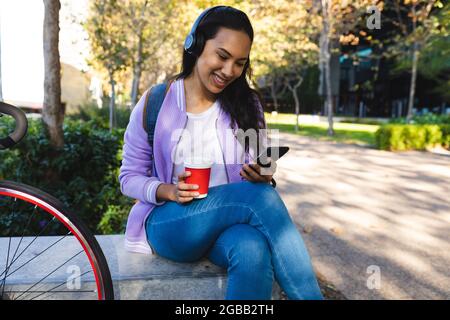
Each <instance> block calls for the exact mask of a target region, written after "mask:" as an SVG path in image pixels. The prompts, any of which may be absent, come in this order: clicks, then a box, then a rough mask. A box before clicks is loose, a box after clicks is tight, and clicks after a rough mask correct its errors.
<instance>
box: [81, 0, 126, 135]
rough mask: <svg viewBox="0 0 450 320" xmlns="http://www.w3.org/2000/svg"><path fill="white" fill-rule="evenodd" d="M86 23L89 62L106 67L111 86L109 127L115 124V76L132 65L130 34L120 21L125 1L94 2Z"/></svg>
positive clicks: (95, 65)
mask: <svg viewBox="0 0 450 320" xmlns="http://www.w3.org/2000/svg"><path fill="white" fill-rule="evenodd" d="M89 10H90V11H89V17H88V18H87V20H86V22H85V23H84V27H85V29H86V31H87V33H88V35H89V41H90V44H91V52H92V58H91V60H90V64H91V65H93V66H94V67H98V68H99V69H103V70H105V71H106V73H107V75H108V79H109V84H110V86H111V90H110V102H109V128H110V131H111V130H112V128H113V127H114V126H115V100H116V79H115V78H116V76H117V74H118V73H119V72H121V71H123V70H125V69H126V67H127V66H129V65H130V51H129V49H128V44H127V42H128V34H127V32H126V30H125V28H123V23H120V17H121V16H123V10H124V8H123V3H122V2H121V1H117V0H96V1H92V2H91V6H90V8H89Z"/></svg>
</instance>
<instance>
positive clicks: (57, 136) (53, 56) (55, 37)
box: [42, 0, 64, 148]
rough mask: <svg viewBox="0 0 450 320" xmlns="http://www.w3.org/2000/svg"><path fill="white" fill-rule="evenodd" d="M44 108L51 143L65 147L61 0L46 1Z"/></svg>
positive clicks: (43, 118) (44, 118) (45, 122)
mask: <svg viewBox="0 0 450 320" xmlns="http://www.w3.org/2000/svg"><path fill="white" fill-rule="evenodd" d="M44 6H45V15H44V28H43V34H44V70H45V76H44V106H43V110H42V120H43V122H44V124H45V126H46V128H47V131H48V134H49V137H50V143H51V145H52V146H54V147H56V148H60V147H62V146H63V145H64V135H63V129H62V125H63V121H64V109H63V106H62V103H61V64H60V61H59V49H58V44H59V10H60V8H61V4H60V2H59V0H44Z"/></svg>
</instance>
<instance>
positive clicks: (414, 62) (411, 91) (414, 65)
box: [406, 42, 419, 123]
mask: <svg viewBox="0 0 450 320" xmlns="http://www.w3.org/2000/svg"><path fill="white" fill-rule="evenodd" d="M418 61H419V48H418V45H417V42H414V45H413V59H412V72H411V86H410V87H409V101H408V113H407V115H406V121H407V122H408V123H409V122H410V121H411V119H412V116H413V114H412V111H413V110H412V109H413V107H414V96H415V93H416V79H417V62H418Z"/></svg>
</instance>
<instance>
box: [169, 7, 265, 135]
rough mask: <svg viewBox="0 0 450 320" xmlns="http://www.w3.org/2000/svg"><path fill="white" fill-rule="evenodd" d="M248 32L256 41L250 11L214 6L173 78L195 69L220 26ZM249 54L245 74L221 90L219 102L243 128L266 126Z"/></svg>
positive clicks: (199, 27)
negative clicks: (251, 86)
mask: <svg viewBox="0 0 450 320" xmlns="http://www.w3.org/2000/svg"><path fill="white" fill-rule="evenodd" d="M221 27H225V28H228V29H232V30H236V31H243V32H245V33H246V34H247V35H248V36H249V38H250V41H251V42H252V43H253V28H252V25H251V23H250V20H249V19H248V17H247V15H246V14H245V13H244V12H242V11H241V10H238V9H235V8H232V7H222V8H217V9H214V10H213V12H211V13H210V14H208V15H207V17H206V18H205V19H203V20H202V22H201V23H200V24H199V25H198V28H197V30H196V33H195V36H196V38H197V41H196V47H195V48H194V53H195V55H196V56H193V55H191V54H189V53H187V52H186V51H184V52H183V66H182V69H181V72H180V73H179V74H177V75H175V76H174V77H173V78H174V79H176V80H178V79H180V78H183V79H185V78H186V77H188V76H189V75H190V74H191V72H192V71H193V69H194V66H195V63H196V61H197V57H199V56H200V55H201V53H202V52H203V49H204V47H205V43H206V41H207V40H209V39H213V38H214V37H215V36H216V34H217V32H218V31H219V28H221ZM251 72H252V71H251V67H250V57H248V60H247V62H246V63H245V66H244V69H243V71H242V74H241V76H240V77H239V78H237V79H235V80H234V81H233V82H232V83H230V84H229V85H228V86H227V87H226V88H225V89H224V90H223V91H222V92H220V93H219V94H218V97H217V98H218V99H219V102H220V103H221V105H222V107H223V108H224V110H225V112H227V113H228V114H229V115H230V117H231V120H232V124H231V125H232V127H233V128H235V123H236V124H237V126H238V128H240V129H242V130H244V131H245V130H247V129H255V130H256V131H257V132H259V129H262V128H265V126H266V124H265V121H264V114H263V113H262V112H261V111H262V110H261V111H260V110H259V109H258V104H257V102H258V101H259V102H260V103H261V106H263V100H262V99H261V95H260V94H259V93H258V92H257V91H256V90H254V89H252V88H250V86H249V84H248V82H247V79H246V76H248V77H249V79H250V78H251V75H252V74H251Z"/></svg>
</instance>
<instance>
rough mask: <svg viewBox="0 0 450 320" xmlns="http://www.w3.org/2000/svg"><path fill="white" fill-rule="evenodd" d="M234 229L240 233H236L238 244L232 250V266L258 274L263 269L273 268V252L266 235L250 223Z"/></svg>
mask: <svg viewBox="0 0 450 320" xmlns="http://www.w3.org/2000/svg"><path fill="white" fill-rule="evenodd" d="M236 227H237V228H236ZM238 229H239V230H238ZM234 231H237V232H239V233H236V237H235V240H236V245H235V246H234V247H233V250H232V251H231V252H230V257H229V259H230V264H231V268H233V267H237V268H239V269H241V270H242V269H244V270H245V271H249V272H252V273H253V272H254V273H256V274H258V273H257V272H259V271H261V269H272V253H271V250H270V247H269V244H268V242H267V240H266V237H265V236H264V235H263V234H262V233H261V232H260V231H258V230H257V229H255V228H253V227H251V226H249V225H239V226H235V227H234ZM256 274H255V275H256Z"/></svg>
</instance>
